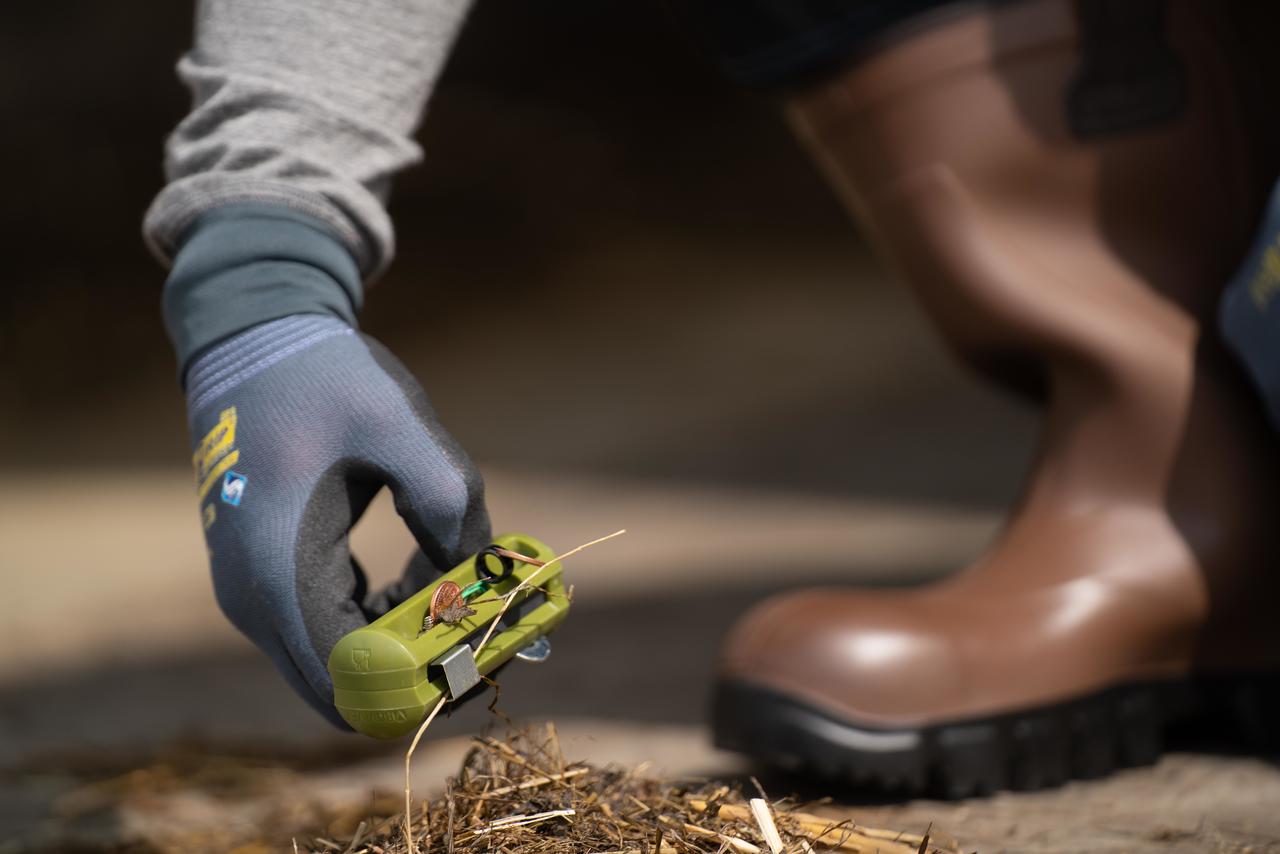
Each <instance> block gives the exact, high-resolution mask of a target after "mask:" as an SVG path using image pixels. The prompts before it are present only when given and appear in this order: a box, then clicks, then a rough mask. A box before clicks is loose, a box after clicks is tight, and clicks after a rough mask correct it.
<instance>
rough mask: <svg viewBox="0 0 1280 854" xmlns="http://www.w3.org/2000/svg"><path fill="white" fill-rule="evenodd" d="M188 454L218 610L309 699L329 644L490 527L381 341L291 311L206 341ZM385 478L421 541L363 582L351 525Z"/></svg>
mask: <svg viewBox="0 0 1280 854" xmlns="http://www.w3.org/2000/svg"><path fill="white" fill-rule="evenodd" d="M187 409H188V418H189V421H190V427H191V435H192V437H193V439H194V441H195V447H194V453H193V458H192V459H193V463H194V466H195V470H196V479H197V488H198V491H199V495H200V503H201V518H202V520H203V524H204V529H205V538H206V541H207V542H208V546H209V552H210V562H211V564H212V567H213V580H214V589H215V591H216V593H217V598H218V603H219V605H220V606H221V607H222V610H223V611H224V612H225V613H226V615H227V617H228V618H229V619H230V620H231V622H232V623H234V624H235V625H236V626H237V627H238V628H239V629H240V630H241V631H243V632H244V633H245V634H246V635H247V636H248V637H249V638H250V639H252V640H253V642H254V643H255V644H257V645H258V646H259V647H260V648H262V649H263V650H264V651H265V652H266V653H267V654H268V655H269V656H271V658H272V660H273V661H274V662H275V664H276V666H277V667H278V668H279V669H280V670H281V672H282V673H284V675H285V677H286V678H287V679H288V680H289V682H290V683H291V684H292V685H293V686H294V688H295V689H297V690H298V692H299V693H301V694H302V695H303V697H305V698H306V699H307V700H308V701H309V702H310V703H311V704H312V705H313V706H314V707H315V708H316V709H318V710H319V711H320V712H321V713H322V714H324V715H325V716H326V717H327V718H329V719H330V720H332V721H333V722H334V723H336V724H338V725H339V726H345V724H343V723H342V722H341V719H340V718H339V717H338V716H337V714H336V712H335V710H334V708H333V685H332V683H331V682H330V679H329V674H328V671H327V668H326V661H327V659H328V655H329V651H330V650H331V649H332V648H333V646H334V644H336V643H337V641H338V640H339V639H340V638H341V637H342V636H343V635H344V634H346V633H347V632H349V631H351V630H352V629H355V628H358V627H360V626H363V625H365V624H367V622H368V621H369V620H370V619H372V618H373V617H375V616H377V615H379V614H381V613H382V612H384V611H385V610H386V609H387V608H388V607H390V606H392V605H394V604H396V603H397V602H399V601H400V600H402V599H403V598H406V597H407V596H408V595H411V594H412V593H413V592H414V591H416V590H418V589H420V588H421V587H422V586H424V585H425V584H426V583H427V582H428V581H429V580H430V578H431V576H432V575H433V574H434V572H435V570H436V568H440V569H446V568H449V567H451V566H453V565H454V564H456V563H458V562H459V561H461V560H462V559H463V558H465V557H466V556H467V555H469V554H471V553H473V552H475V551H477V550H478V549H480V548H482V547H483V546H484V544H485V543H486V542H487V541H488V539H489V520H488V515H487V513H486V511H485V508H484V501H483V486H482V483H481V480H480V477H479V474H478V473H477V472H476V470H475V467H474V466H473V465H472V464H471V462H470V460H468V459H467V457H466V455H465V454H464V453H463V452H462V450H461V448H459V447H458V445H457V444H456V443H455V442H454V441H453V439H452V438H451V437H450V436H449V435H448V434H447V433H446V432H445V431H444V429H443V428H442V427H441V426H440V424H439V423H438V422H437V421H436V418H435V414H434V412H433V411H432V409H431V405H430V404H429V403H428V401H427V398H426V395H425V394H423V392H422V390H421V388H420V387H419V386H418V384H417V383H416V382H415V381H414V380H413V378H412V377H411V376H410V375H409V373H408V372H407V371H406V370H405V368H404V367H403V366H402V365H401V364H400V362H398V361H397V360H396V359H395V358H394V357H393V356H392V355H391V354H390V353H389V352H388V351H387V350H386V349H385V348H383V347H382V346H381V345H379V344H378V343H377V342H375V341H373V340H372V339H370V338H368V337H367V336H362V335H360V334H359V333H357V332H356V331H355V330H353V329H352V328H351V327H349V326H348V325H346V324H345V323H343V322H342V321H340V320H338V319H336V318H332V317H327V316H323V315H295V316H292V317H286V318H283V319H280V320H274V321H270V322H268V323H263V324H260V325H258V326H255V327H253V328H252V329H249V330H247V331H245V332H242V333H240V334H238V335H235V336H233V337H231V338H229V339H227V340H226V341H223V342H221V343H219V344H218V345H216V346H214V347H213V348H212V349H210V350H209V351H208V352H206V353H204V354H203V355H201V356H200V357H199V358H198V359H196V360H195V361H194V362H193V363H192V364H191V366H190V369H189V371H188V373H187ZM383 485H386V486H388V487H389V488H390V489H391V491H392V493H393V495H394V497H395V505H396V509H397V511H398V512H399V513H400V515H401V516H402V517H403V518H404V520H405V522H406V524H407V525H408V526H409V528H410V530H411V531H412V532H413V534H414V536H415V537H416V539H417V541H418V543H419V545H420V546H421V548H422V554H421V555H419V557H418V558H417V559H415V560H414V561H411V562H410V565H409V568H408V569H407V570H406V571H405V575H404V577H403V578H402V579H401V580H400V582H398V583H397V584H396V585H393V587H392V588H391V589H389V590H387V591H383V592H382V593H381V594H378V595H369V594H368V591H367V590H366V584H365V579H364V575H363V573H362V572H361V570H360V568H359V566H358V565H357V564H356V563H355V561H354V560H353V559H352V557H351V554H350V551H349V548H348V532H349V531H350V528H351V526H352V525H353V524H354V523H355V521H356V520H357V519H358V518H359V517H360V515H361V514H362V513H363V512H364V510H365V508H366V507H367V506H368V505H369V502H370V501H371V500H372V499H373V497H374V495H375V494H376V493H377V491H378V490H379V489H380V488H381V487H382V486H383Z"/></svg>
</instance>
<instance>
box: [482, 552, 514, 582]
mask: <svg viewBox="0 0 1280 854" xmlns="http://www.w3.org/2000/svg"><path fill="white" fill-rule="evenodd" d="M500 548H502V546H499V545H492V546H486V547H485V548H483V549H481V550H480V553H479V554H477V555H476V577H477V578H482V579H484V580H485V581H488V582H489V583H490V584H496V583H498V582H499V581H506V580H507V579H508V578H510V577H511V573H513V572H515V571H516V562H515V561H514V560H512V559H511V558H509V557H507V556H506V555H504V554H501V553H500V552H499V551H498V549H500ZM490 555H492V556H493V557H496V558H497V559H498V565H499V566H500V567H501V568H502V574H501V575H498V574H496V573H495V572H494V571H493V570H491V569H489V561H488V557H489V556H490Z"/></svg>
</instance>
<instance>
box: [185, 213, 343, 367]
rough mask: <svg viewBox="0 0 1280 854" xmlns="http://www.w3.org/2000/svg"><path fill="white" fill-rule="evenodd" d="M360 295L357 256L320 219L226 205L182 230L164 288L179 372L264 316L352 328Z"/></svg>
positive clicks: (264, 319)
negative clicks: (304, 317) (310, 317)
mask: <svg viewBox="0 0 1280 854" xmlns="http://www.w3.org/2000/svg"><path fill="white" fill-rule="evenodd" d="M363 296H364V295H363V290H362V287H361V283H360V271H359V268H358V267H357V266H356V262H355V259H354V258H353V257H352V256H351V254H350V252H348V251H347V249H346V247H345V246H344V245H343V244H342V242H341V241H340V240H339V239H338V237H337V236H336V235H334V234H332V233H331V232H330V231H329V229H328V227H327V226H326V225H325V224H324V223H323V222H321V221H320V220H318V219H315V218H314V217H310V216H308V215H306V214H303V213H300V212H298V211H295V210H292V209H289V208H285V207H280V206H274V205H264V204H238V205H226V206H224V207H220V208H216V209H214V210H212V211H209V212H208V213H206V214H204V215H203V216H201V217H200V218H199V219H198V220H196V222H195V223H194V224H193V225H192V227H191V228H190V229H189V230H188V232H187V233H186V234H185V235H184V238H183V240H182V244H181V248H180V249H179V251H178V254H177V256H176V257H175V258H174V263H173V270H172V271H171V272H170V274H169V278H168V280H167V281H166V282H165V286H164V300H163V304H164V323H165V329H166V330H167V331H168V333H169V337H170V339H171V340H172V341H173V347H174V350H175V352H176V353H177V356H178V365H179V371H180V373H179V376H184V375H185V374H186V371H187V367H188V365H189V364H190V362H191V360H192V358H193V356H195V355H196V354H198V353H200V352H202V351H204V350H206V349H208V348H209V347H210V346H212V345H213V344H215V343H217V342H219V341H221V340H223V339H225V338H228V337H230V336H232V335H235V334H236V333H237V332H242V331H244V330H246V329H248V328H250V327H252V326H257V325H258V324H261V323H264V322H266V321H269V320H276V319H279V318H282V317H288V316H290V315H299V314H320V315H329V316H331V317H335V318H337V319H339V320H341V321H343V322H344V323H346V324H347V325H348V326H351V327H353V328H354V327H355V326H356V315H357V313H358V312H359V310H360V305H361V303H362V301H363Z"/></svg>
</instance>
